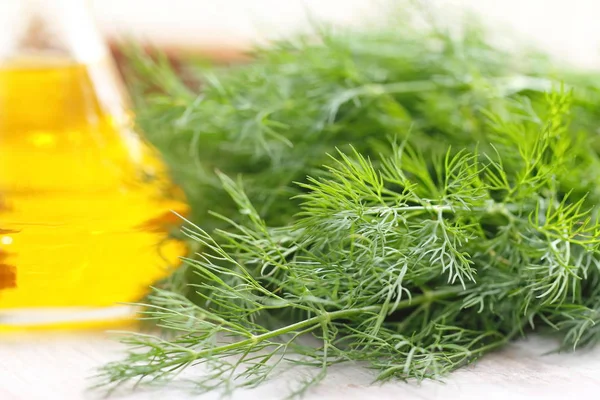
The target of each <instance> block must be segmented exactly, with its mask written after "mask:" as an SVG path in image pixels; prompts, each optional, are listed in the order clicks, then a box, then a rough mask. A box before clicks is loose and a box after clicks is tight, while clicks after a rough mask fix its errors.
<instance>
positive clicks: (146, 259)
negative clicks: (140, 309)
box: [0, 59, 186, 325]
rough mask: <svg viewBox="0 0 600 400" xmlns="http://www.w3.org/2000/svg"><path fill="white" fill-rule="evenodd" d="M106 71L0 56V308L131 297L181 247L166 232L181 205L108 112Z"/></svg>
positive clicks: (162, 272) (160, 170) (163, 271)
mask: <svg viewBox="0 0 600 400" xmlns="http://www.w3.org/2000/svg"><path fill="white" fill-rule="evenodd" d="M103 71H104V72H103ZM105 72H106V65H104V64H97V65H82V64H77V63H72V62H69V61H66V60H60V59H59V60H42V59H22V60H17V61H14V62H12V63H9V64H4V65H0V314H1V313H2V309H21V308H31V307H36V308H39V307H42V308H43V307H53V308H56V307H71V306H110V305H114V304H115V303H118V302H131V301H135V300H137V299H139V298H140V297H141V296H143V295H144V293H145V292H146V290H147V288H148V286H149V285H150V284H152V283H153V282H154V281H156V280H157V279H160V278H162V277H164V276H166V275H167V274H168V273H169V272H170V271H171V269H172V268H173V267H174V266H175V265H177V262H178V257H179V256H182V255H183V254H184V253H185V247H184V245H183V244H182V243H181V242H179V241H177V240H173V239H168V231H169V230H170V229H173V228H174V227H175V225H176V224H177V221H178V219H177V217H175V216H174V214H173V213H172V211H176V212H179V213H184V214H185V212H186V206H185V203H184V202H182V201H181V195H180V194H179V193H178V192H177V190H175V189H174V188H173V186H172V185H171V183H170V182H169V179H168V178H167V176H166V174H165V171H164V167H163V165H162V164H161V162H160V161H159V159H158V158H157V157H156V155H155V154H154V152H153V151H152V149H151V148H150V147H149V146H147V145H146V144H145V143H144V142H143V141H141V140H140V139H139V137H137V136H136V135H134V134H132V133H131V131H130V130H128V128H127V121H125V120H124V119H123V115H117V113H118V111H117V112H112V111H111V110H118V109H119V107H118V106H116V107H112V108H111V104H109V102H110V101H112V100H114V98H113V99H111V98H110V96H109V95H108V96H107V95H106V93H108V92H106V93H104V94H103V90H104V91H105V89H106V87H103V84H104V83H107V84H108V83H110V79H108V75H106V74H105ZM105 78H106V79H105ZM109 94H110V93H109ZM103 96H104V97H103ZM112 106H115V104H112ZM0 325H1V320H0Z"/></svg>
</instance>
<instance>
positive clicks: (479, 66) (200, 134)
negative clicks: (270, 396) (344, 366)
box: [100, 23, 600, 395]
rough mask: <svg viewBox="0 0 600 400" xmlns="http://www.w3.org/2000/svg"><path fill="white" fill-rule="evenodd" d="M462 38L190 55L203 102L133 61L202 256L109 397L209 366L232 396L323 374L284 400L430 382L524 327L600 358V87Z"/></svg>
mask: <svg viewBox="0 0 600 400" xmlns="http://www.w3.org/2000/svg"><path fill="white" fill-rule="evenodd" d="M467 28H468V29H465V31H464V32H463V34H462V35H458V36H457V35H454V34H449V33H447V32H445V31H443V30H440V29H438V28H437V27H435V26H431V27H430V29H425V30H424V29H421V28H419V29H417V28H414V27H412V26H411V25H410V24H409V23H402V24H399V25H398V26H397V27H396V28H389V29H379V30H377V29H371V30H365V31H362V32H361V31H355V30H352V31H347V30H341V31H339V30H338V31H334V30H328V29H319V30H318V32H317V33H318V35H317V38H318V40H315V37H314V36H312V37H296V38H292V39H289V40H286V41H283V42H278V43H275V44H273V45H272V46H269V47H268V48H264V49H258V50H256V52H255V53H254V57H253V60H252V62H251V63H249V64H247V65H239V66H235V67H228V68H213V69H207V68H206V67H204V66H201V67H200V64H198V65H196V64H194V63H193V62H189V63H188V64H187V65H186V72H187V74H189V75H191V76H192V77H193V78H194V79H193V80H195V81H198V82H200V83H201V85H200V87H199V88H196V89H194V88H190V86H189V85H186V84H184V83H183V81H182V79H181V78H180V77H179V76H178V75H177V74H175V73H174V72H173V70H172V69H171V68H170V66H169V65H168V63H166V62H164V60H162V61H161V60H159V61H156V60H152V59H150V58H148V57H146V56H144V55H143V54H140V53H135V52H134V53H132V54H131V59H132V66H133V71H134V74H133V77H132V79H131V80H130V81H131V82H132V90H133V93H134V98H135V103H136V105H137V115H138V123H139V126H140V128H141V129H142V130H144V131H145V132H146V133H147V135H148V137H149V139H150V140H151V141H152V142H153V143H154V144H155V145H156V146H157V147H158V148H159V149H160V150H161V152H162V154H163V155H164V157H165V159H166V160H167V162H168V163H169V165H170V166H171V169H172V171H173V174H174V176H175V179H176V180H177V181H178V183H179V184H180V185H181V187H182V188H183V189H184V190H185V191H186V193H187V195H188V198H189V199H190V202H191V205H192V207H193V210H194V212H193V215H192V216H191V217H190V218H189V219H188V220H186V222H185V225H184V226H183V229H182V231H183V233H184V234H185V235H186V237H187V238H188V239H189V240H190V242H191V243H193V244H194V246H195V248H196V249H197V250H198V252H197V254H195V255H194V256H193V257H190V258H187V259H185V260H184V261H185V264H186V267H185V268H184V269H182V271H181V272H179V273H177V274H176V275H175V276H174V277H173V278H172V279H171V280H168V281H166V282H162V283H160V284H159V285H157V288H156V289H154V290H153V292H152V293H151V294H150V295H149V297H148V299H147V304H144V309H143V311H142V312H141V318H143V319H148V320H152V321H155V322H156V324H157V325H158V326H159V327H162V328H165V329H167V330H169V331H171V333H170V334H169V335H166V336H160V337H159V336H150V335H146V334H131V335H129V336H127V337H126V338H124V342H125V343H128V344H130V345H131V348H132V349H131V351H130V352H129V354H128V356H127V357H126V358H125V359H123V360H122V361H118V362H114V363H111V364H108V365H106V366H105V367H104V368H103V369H102V370H101V373H100V375H101V378H102V379H103V381H102V382H103V383H106V384H120V383H123V382H126V381H129V380H141V381H145V380H146V381H153V382H167V381H169V380H172V379H174V378H175V377H176V376H177V374H178V373H179V372H180V371H181V370H183V369H185V368H186V367H188V366H191V365H197V364H205V365H206V366H207V367H208V368H207V371H206V374H203V375H200V376H197V377H196V378H195V379H194V384H195V385H197V387H198V388H199V389H201V390H222V391H225V392H227V391H229V390H231V389H233V388H234V387H239V386H246V387H254V386H256V385H258V384H260V383H261V382H263V381H264V380H265V379H267V378H268V377H269V376H271V374H273V373H274V370H275V368H276V367H277V365H278V364H280V363H282V362H284V360H285V362H292V363H300V364H303V365H314V366H315V371H316V372H315V374H314V376H313V378H312V379H309V380H306V381H303V382H300V383H299V385H298V387H297V391H294V392H293V393H291V394H292V395H295V394H301V393H303V392H304V391H305V390H306V389H307V388H309V387H310V386H311V385H313V384H315V383H317V382H319V381H320V380H321V379H322V378H323V377H324V376H325V373H326V371H327V368H328V366H330V365H332V364H333V363H339V362H362V363H365V364H366V365H367V366H369V367H371V368H373V369H375V370H376V372H377V379H378V380H385V379H390V378H400V379H408V378H417V379H423V378H429V377H434V378H435V377H440V376H443V375H444V374H446V373H448V372H449V371H452V370H454V369H456V368H458V367H460V366H462V365H465V364H466V363H468V362H471V361H473V360H475V359H477V358H478V357H480V356H482V355H483V354H485V353H487V352H489V351H492V350H493V349H496V348H498V347H500V346H502V345H504V344H506V343H507V341H509V340H511V339H513V338H515V337H517V336H520V335H523V334H526V333H527V332H529V331H531V330H533V329H535V330H536V331H540V332H551V333H555V334H557V335H559V336H560V337H561V338H562V341H563V342H562V347H563V348H574V347H576V346H580V345H587V344H593V343H595V342H596V341H597V340H598V338H600V330H599V329H598V326H597V325H596V323H597V322H598V320H599V319H600V308H599V307H600V263H599V261H600V254H599V245H600V236H599V233H600V225H599V224H600V222H599V221H598V204H599V200H600V192H599V190H598V183H600V182H599V180H600V158H599V156H598V139H597V136H598V135H597V123H598V120H599V115H598V113H600V107H599V106H600V92H599V88H598V86H597V83H595V82H600V80H598V77H597V76H593V75H592V74H587V73H583V72H573V71H569V70H567V69H564V68H556V67H555V66H554V64H553V62H552V61H550V60H548V59H547V58H546V57H544V56H543V55H538V54H536V53H532V52H530V51H528V52H526V53H523V54H520V55H519V54H516V53H514V52H512V53H509V52H505V51H502V50H499V49H497V48H496V47H494V46H492V45H491V44H489V41H488V40H487V39H486V37H485V35H484V33H483V32H482V31H481V30H479V29H475V28H473V27H471V26H468V27H467ZM306 337H310V338H312V339H311V340H312V342H310V343H309V344H307V342H305V339H306ZM292 355H293V356H292ZM290 358H291V360H290Z"/></svg>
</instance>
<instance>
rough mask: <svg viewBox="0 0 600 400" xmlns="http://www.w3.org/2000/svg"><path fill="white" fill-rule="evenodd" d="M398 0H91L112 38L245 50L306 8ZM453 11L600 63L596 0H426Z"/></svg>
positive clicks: (283, 30) (330, 13) (342, 12)
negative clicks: (465, 12) (471, 13)
mask: <svg viewBox="0 0 600 400" xmlns="http://www.w3.org/2000/svg"><path fill="white" fill-rule="evenodd" d="M390 3H391V4H394V3H395V2H394V1H393V0H285V1H281V0H219V1H213V0H93V7H94V12H95V14H96V17H97V19H98V21H99V23H100V26H101V29H102V31H103V32H104V33H105V34H106V35H107V37H108V38H109V40H111V41H113V42H114V41H115V40H117V39H118V38H122V37H129V38H132V37H134V38H136V39H139V40H142V41H145V42H151V43H153V44H154V45H156V46H159V47H162V48H165V49H168V50H180V51H181V50H184V51H188V52H189V51H191V52H202V53H205V54H208V55H211V56H212V57H215V58H218V59H230V58H236V57H239V56H240V53H241V52H243V51H244V50H245V49H247V48H248V46H249V45H250V44H251V43H254V42H256V41H262V40H265V39H269V38H273V37H277V36H279V35H285V34H288V33H290V32H294V31H298V30H302V29H305V28H306V27H307V24H308V20H309V18H307V17H308V16H312V17H315V18H317V19H320V20H327V21H330V22H332V23H336V24H345V25H347V24H357V23H359V24H360V23H364V22H365V21H377V19H378V18H382V17H383V16H382V15H381V13H382V10H384V9H386V7H384V5H385V4H390ZM422 3H423V4H426V5H427V6H429V7H432V8H433V9H436V10H441V11H442V13H443V14H444V15H446V16H447V18H449V19H451V18H454V16H455V15H456V14H459V13H461V12H463V11H464V10H468V11H471V12H475V13H476V14H477V15H479V16H480V17H481V18H482V20H483V21H484V22H485V23H486V24H487V23H489V25H491V26H494V27H496V28H497V29H498V32H499V34H500V35H502V34H503V33H502V32H504V31H513V32H515V33H517V34H519V35H520V36H521V37H523V39H524V40H528V41H531V42H532V43H533V44H535V45H537V46H539V47H541V48H543V49H546V50H547V51H549V52H552V53H553V54H555V55H556V56H558V57H561V58H565V59H566V60H567V61H569V62H572V63H574V64H578V65H580V66H585V67H589V68H596V67H600V24H598V15H600V2H599V1H598V0H568V1H567V0H502V1H499V0H428V1H423V2H422Z"/></svg>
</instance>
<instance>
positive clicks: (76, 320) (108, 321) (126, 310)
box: [0, 306, 135, 332]
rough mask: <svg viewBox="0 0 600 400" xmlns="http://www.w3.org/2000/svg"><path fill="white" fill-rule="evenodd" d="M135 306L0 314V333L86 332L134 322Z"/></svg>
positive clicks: (43, 309) (25, 310) (23, 311)
mask: <svg viewBox="0 0 600 400" xmlns="http://www.w3.org/2000/svg"><path fill="white" fill-rule="evenodd" d="M134 315H135V307H133V306H112V307H101V308H99V307H60V308H23V309H11V310H0V332H1V331H6V330H9V331H10V330H21V329H36V328H37V329H39V328H44V329H47V328H86V327H99V326H111V325H121V324H123V323H124V322H127V321H132V320H133V317H134Z"/></svg>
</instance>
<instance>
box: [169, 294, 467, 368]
mask: <svg viewBox="0 0 600 400" xmlns="http://www.w3.org/2000/svg"><path fill="white" fill-rule="evenodd" d="M463 290H464V289H463V288H462V286H453V287H449V288H445V289H440V290H432V291H425V292H424V293H423V294H420V295H418V296H414V297H412V298H408V299H406V300H402V301H399V302H398V303H397V305H396V307H394V308H393V310H391V311H398V310H402V309H406V308H409V307H414V306H418V305H422V304H425V303H431V302H433V301H436V300H442V299H445V298H448V297H452V296H453V295H455V294H458V293H460V292H461V291H463ZM383 307H386V306H385V305H372V306H366V307H357V308H350V309H347V310H337V311H330V312H323V313H321V314H320V315H316V316H314V317H311V318H308V319H305V320H304V321H299V322H296V323H294V324H290V325H287V326H284V327H281V328H279V329H274V330H272V331H269V332H265V333H263V334H261V335H253V336H251V337H249V338H248V339H244V340H240V341H238V342H234V343H230V344H226V345H223V346H219V347H216V348H211V349H204V350H200V351H197V352H190V353H188V355H187V356H185V357H181V358H178V359H175V360H173V361H170V362H167V363H163V364H161V365H160V369H164V368H168V367H171V366H173V365H177V364H183V363H190V362H193V361H195V360H198V359H200V358H203V357H206V356H210V355H212V354H218V353H224V352H227V351H229V350H235V349H237V348H240V347H244V346H248V345H250V346H254V345H256V344H258V343H260V342H263V341H265V340H268V339H271V338H274V337H277V336H282V335H285V334H288V333H292V332H295V331H298V330H301V329H306V328H311V327H312V328H315V327H317V326H318V325H321V324H323V323H327V322H329V321H332V320H336V319H342V318H346V317H350V316H352V315H356V314H361V313H364V312H380V311H381V309H382V308H383ZM387 307H388V308H391V306H387Z"/></svg>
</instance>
